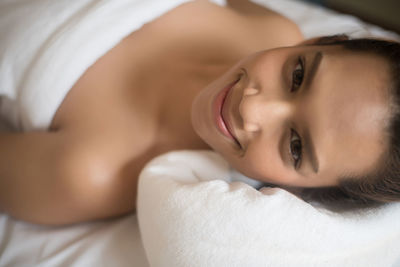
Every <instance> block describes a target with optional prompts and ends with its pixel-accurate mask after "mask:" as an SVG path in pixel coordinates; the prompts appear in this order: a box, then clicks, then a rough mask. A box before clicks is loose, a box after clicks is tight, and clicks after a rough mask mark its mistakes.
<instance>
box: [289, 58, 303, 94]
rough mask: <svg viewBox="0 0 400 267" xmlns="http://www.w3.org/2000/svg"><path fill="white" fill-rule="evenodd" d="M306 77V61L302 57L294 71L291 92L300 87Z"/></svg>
mask: <svg viewBox="0 0 400 267" xmlns="http://www.w3.org/2000/svg"><path fill="white" fill-rule="evenodd" d="M303 78H304V62H303V59H302V58H301V57H300V58H299V59H298V62H297V64H296V66H295V68H294V70H293V73H292V87H291V88H290V92H295V91H297V89H299V88H300V86H301V84H302V83H303Z"/></svg>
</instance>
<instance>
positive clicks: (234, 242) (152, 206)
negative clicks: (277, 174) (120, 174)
mask: <svg viewBox="0 0 400 267" xmlns="http://www.w3.org/2000/svg"><path fill="white" fill-rule="evenodd" d="M137 208H138V218H139V228H140V232H141V235H142V241H143V245H144V248H145V251H146V254H147V258H148V259H149V262H150V265H151V266H174V267H179V266H191V267H194V266H199V267H200V266H201V267H204V266H219V267H221V266H230V267H232V266H307V267H309V266H352V267H354V266H362V267H365V266H377V267H378V266H379V267H382V266H393V265H394V264H396V263H397V264H399V263H400V204H390V205H387V206H384V207H382V208H380V209H378V210H375V211H371V212H367V213H364V214H346V215H341V214H336V213H333V212H329V211H328V210H325V209H323V208H316V207H314V206H312V205H310V204H308V203H306V202H304V201H303V200H301V199H299V198H298V197H296V196H295V195H293V194H291V193H289V192H287V191H285V190H283V189H280V188H263V189H261V190H260V191H258V190H256V189H254V188H253V187H251V186H249V185H247V184H245V183H242V182H231V178H230V168H229V166H228V164H227V163H226V162H225V160H224V159H223V158H222V157H220V156H219V155H218V154H216V153H214V152H210V151H198V152H193V151H192V152H190V151H181V152H171V153H168V154H165V155H162V156H160V157H157V158H155V159H154V160H152V161H151V162H150V163H149V164H148V165H147V166H146V167H145V168H144V170H143V171H142V173H141V175H140V180H139V190H138V202H137Z"/></svg>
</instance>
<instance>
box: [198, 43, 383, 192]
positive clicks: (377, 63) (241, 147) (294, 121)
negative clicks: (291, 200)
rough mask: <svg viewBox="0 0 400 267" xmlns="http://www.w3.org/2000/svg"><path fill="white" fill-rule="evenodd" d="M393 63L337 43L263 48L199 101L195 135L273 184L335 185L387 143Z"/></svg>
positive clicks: (370, 164)
mask: <svg viewBox="0 0 400 267" xmlns="http://www.w3.org/2000/svg"><path fill="white" fill-rule="evenodd" d="M388 73H389V67H388V64H387V63H386V62H385V61H384V60H383V59H381V58H380V57H377V56H373V55H367V54H363V53H355V52H350V51H347V50H345V49H343V48H341V47H339V46H295V47H287V48H278V49H272V50H267V51H261V52H258V53H256V54H253V55H251V56H249V57H247V58H245V59H243V60H242V61H240V62H239V63H237V64H236V65H235V66H234V67H232V68H231V69H230V70H229V71H228V72H227V73H225V74H224V75H223V76H221V77H220V78H219V79H217V80H216V81H214V82H213V83H211V84H210V85H209V86H207V87H206V88H204V89H203V90H202V91H201V92H200V93H199V95H198V96H197V97H196V99H195V100H194V102H193V106H192V124H193V127H194V129H195V131H196V132H197V134H198V135H199V136H200V137H201V138H202V139H203V140H204V141H205V142H206V143H207V144H208V145H210V146H211V147H212V148H213V149H214V150H216V151H217V152H219V153H220V154H221V155H222V156H224V157H225V159H226V160H227V161H228V162H229V163H230V164H231V165H232V166H233V167H234V168H235V169H236V170H238V171H240V172H242V173H243V174H245V175H247V176H249V177H251V178H254V179H257V180H260V181H264V182H268V183H273V184H278V185H288V186H299V187H318V186H330V185H337V184H338V178H339V177H342V176H347V175H356V176H358V175H362V174H363V173H366V172H368V171H371V170H373V168H374V166H376V164H377V163H378V161H379V159H380V156H381V155H382V154H383V152H384V151H385V149H386V136H385V131H384V128H385V126H386V121H387V119H388V118H389V114H390V112H389V93H388V92H389V91H388V84H389V75H388Z"/></svg>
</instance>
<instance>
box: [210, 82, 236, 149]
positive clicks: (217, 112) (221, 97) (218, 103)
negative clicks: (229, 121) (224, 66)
mask: <svg viewBox="0 0 400 267" xmlns="http://www.w3.org/2000/svg"><path fill="white" fill-rule="evenodd" d="M237 82H238V81H235V82H233V83H230V84H229V85H228V86H226V87H225V88H224V89H222V90H221V91H220V92H219V93H218V94H217V95H216V97H215V98H214V101H213V114H214V121H215V124H216V125H217V128H218V130H219V131H220V132H221V133H222V134H223V135H225V136H226V137H228V138H230V139H232V140H233V141H234V142H237V141H236V138H235V137H234V136H233V134H232V133H231V132H230V131H229V129H228V127H227V125H226V121H225V120H224V118H223V117H222V109H223V107H224V103H225V99H226V96H227V95H228V93H229V91H230V89H232V87H233V86H234V85H235V84H236V83H237Z"/></svg>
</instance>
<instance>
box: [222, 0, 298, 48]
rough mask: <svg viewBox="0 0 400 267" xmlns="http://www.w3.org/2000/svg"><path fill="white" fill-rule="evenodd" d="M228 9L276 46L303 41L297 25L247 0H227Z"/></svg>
mask: <svg viewBox="0 0 400 267" xmlns="http://www.w3.org/2000/svg"><path fill="white" fill-rule="evenodd" d="M227 4H228V7H229V8H230V9H232V10H233V11H234V12H236V13H237V14H238V15H239V16H241V17H242V18H243V20H245V21H246V24H248V25H250V28H252V29H254V31H258V32H260V33H265V34H264V35H262V36H260V37H261V38H262V39H267V40H266V41H267V42H272V43H273V44H274V45H276V46H286V45H294V44H297V43H299V42H301V41H303V40H304V37H303V35H302V33H301V31H300V28H299V27H298V26H297V24H296V23H295V22H294V21H292V20H290V19H289V18H287V17H285V16H283V15H282V14H280V13H278V12H275V11H274V10H271V9H269V8H267V7H264V6H261V5H258V4H255V3H253V2H251V1H249V0H227Z"/></svg>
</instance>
